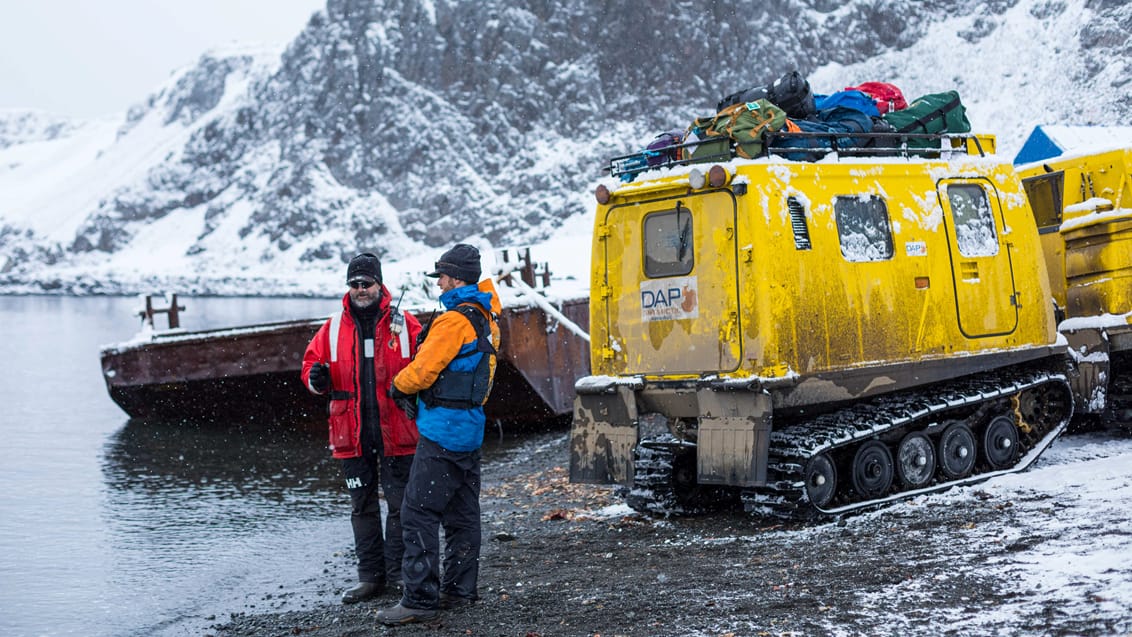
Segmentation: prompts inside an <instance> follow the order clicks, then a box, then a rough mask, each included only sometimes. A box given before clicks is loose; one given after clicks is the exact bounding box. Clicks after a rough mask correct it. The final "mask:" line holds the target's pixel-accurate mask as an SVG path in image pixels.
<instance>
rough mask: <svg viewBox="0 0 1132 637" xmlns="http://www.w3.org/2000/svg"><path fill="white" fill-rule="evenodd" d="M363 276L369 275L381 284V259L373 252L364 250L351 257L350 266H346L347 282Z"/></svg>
mask: <svg viewBox="0 0 1132 637" xmlns="http://www.w3.org/2000/svg"><path fill="white" fill-rule="evenodd" d="M363 276H368V277H369V278H371V279H373V280H374V281H377V283H378V285H381V260H380V259H378V258H377V255H376V254H373V253H372V252H363V253H361V254H359V255H358V256H356V257H354V258H353V259H350V267H348V268H346V282H347V283H349V282H350V281H352V280H354V279H355V278H357V277H363Z"/></svg>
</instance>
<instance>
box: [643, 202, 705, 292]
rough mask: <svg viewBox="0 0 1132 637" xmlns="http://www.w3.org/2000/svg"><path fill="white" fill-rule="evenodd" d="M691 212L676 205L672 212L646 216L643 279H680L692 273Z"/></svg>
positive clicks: (680, 205)
mask: <svg viewBox="0 0 1132 637" xmlns="http://www.w3.org/2000/svg"><path fill="white" fill-rule="evenodd" d="M692 237H693V235H692V211H691V210H689V209H688V208H687V207H686V206H684V205H683V204H681V203H679V202H677V204H676V208H675V209H674V210H666V211H664V212H654V213H652V214H650V215H648V216H646V217H645V228H644V240H645V250H644V252H645V276H647V277H649V278H658V277H667V276H683V275H685V274H688V273H689V272H691V271H692V266H693V265H694V259H693V255H692Z"/></svg>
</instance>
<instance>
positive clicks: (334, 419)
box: [302, 285, 421, 458]
mask: <svg viewBox="0 0 1132 637" xmlns="http://www.w3.org/2000/svg"><path fill="white" fill-rule="evenodd" d="M378 303H379V304H380V307H381V318H380V319H379V320H378V321H377V325H376V327H375V333H374V357H373V366H374V379H375V380H376V381H377V406H378V416H379V418H380V419H381V442H382V447H383V449H384V453H385V455H387V456H406V455H409V454H412V453H414V452H416V449H417V440H418V439H419V438H420V434H418V433H417V425H416V423H414V422H413V421H412V420H410V419H409V418H408V416H406V415H405V412H403V411H401V409H400V408H399V407H397V404H396V403H394V402H393V399H391V398H389V396H388V395H387V394H386V392H385V389H386V388H388V387H389V384H390V383H391V382H392V379H393V376H394V375H396V374H397V372H399V371H401V369H402V368H404V367H405V366H406V365H408V364H409V362H410V361H412V359H413V356H414V355H415V354H416V350H417V334H418V333H420V331H421V324H420V322H419V321H417V318H416V317H415V316H413V315H412V314H410V313H409V312H404V316H405V327H404V329H403V330H402V331H401V333H400V334H392V333H391V332H390V329H389V316H390V313H389V306H390V296H389V290H387V289H386V288H385V286H384V285H382V286H381V299H380V300H379V301H378ZM333 335H336V336H337V338H336V339H332V336H333ZM362 348H363V343H362V342H361V340H360V339H359V338H358V329H357V326H356V323H355V322H354V317H353V316H352V315H351V314H350V294H349V293H348V292H347V293H346V295H345V296H343V297H342V312H341V313H339V314H336V315H334V316H332V317H330V319H328V320H327V321H326V323H324V324H323V326H322V327H320V328H319V330H318V333H317V334H315V335H314V338H313V339H311V342H310V345H307V351H306V354H305V355H304V356H303V372H302V375H303V384H304V385H306V386H307V389H308V390H310V391H311V392H312V393H318V392H315V391H314V388H312V387H311V385H310V372H311V367H312V366H313V365H314V364H315V363H327V364H328V365H330V395H331V400H330V450H331V451H332V452H333V454H334V457H335V458H357V457H358V456H360V455H362V449H361V443H360V438H361V432H362V418H361V411H362V403H361V396H360V394H359V392H358V387H359V386H360V384H361V378H360V377H359V372H358V359H359V357H360V356H361V355H362V351H363V350H362Z"/></svg>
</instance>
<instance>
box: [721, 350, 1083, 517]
mask: <svg viewBox="0 0 1132 637" xmlns="http://www.w3.org/2000/svg"><path fill="white" fill-rule="evenodd" d="M1041 385H1053V386H1060V387H1061V388H1062V390H1063V392H1064V399H1063V400H1064V402H1065V407H1064V413H1065V417H1064V418H1063V419H1062V420H1061V421H1060V422H1056V423H1045V430H1044V432H1039V434H1038V435H1039V438H1038V439H1037V440H1036V441H1034V442H1033V443H1032V444H1031V445H1030V446H1029V447H1025V446H1023V453H1022V455H1021V457H1020V458H1019V461H1018V463H1017V464H1015V465H1014V466H1013V467H1010V468H1008V469H1002V470H996V471H987V472H983V473H979V474H975V475H972V476H969V477H966V478H961V479H958V480H951V481H946V482H940V483H934V484H931V485H929V486H927V487H924V488H921V489H913V490H909V491H901V492H898V493H894V494H892V495H888V496H885V497H883V498H878V499H873V500H866V501H860V502H852V503H849V504H845V505H841V506H835V507H832V508H828V509H819V508H817V507H816V506H814V505H813V503H811V502H810V500H809V498H808V496H807V495H806V493H805V490H804V481H803V471H804V467H805V465H806V463H807V461H808V460H809V459H810V458H812V457H814V456H816V455H818V454H821V453H824V452H827V451H831V450H835V449H838V448H843V447H846V446H848V445H851V444H853V443H854V442H858V441H863V440H866V439H869V438H872V437H874V436H876V435H878V434H881V433H885V432H888V431H891V430H894V429H897V428H903V427H908V426H909V425H912V426H913V427H912V428H915V425H917V424H920V423H921V422H922V421H924V420H925V419H928V418H929V417H932V416H937V415H939V414H945V413H946V412H949V411H953V410H956V409H963V408H971V407H974V406H976V405H978V404H979V403H981V402H985V401H989V400H993V399H995V398H1000V397H1008V396H1012V395H1014V394H1017V393H1019V392H1022V391H1025V390H1028V389H1033V388H1035V387H1038V386H1041ZM1070 395H1071V394H1070V389H1069V384H1068V381H1067V380H1066V377H1065V374H1064V373H1062V372H1060V371H1050V370H1044V369H1033V368H1030V369H1025V368H1024V369H1017V370H1005V371H1004V370H998V371H995V372H991V373H986V374H981V375H977V376H972V377H969V378H966V379H962V380H959V381H954V382H950V383H946V384H943V385H937V386H935V387H933V388H929V389H928V390H927V391H925V390H909V391H906V392H898V393H895V394H891V395H887V396H882V397H879V398H877V399H873V400H870V401H868V402H866V403H862V404H858V405H854V406H851V407H848V408H846V409H843V410H841V411H835V412H832V413H828V414H824V415H821V416H819V417H817V418H815V419H813V420H811V421H807V422H804V423H799V424H795V425H791V426H788V427H786V428H784V429H782V430H780V431H772V432H771V435H770V465H769V467H768V472H767V479H768V484H767V486H766V487H763V488H759V489H748V490H745V491H744V492H743V496H742V498H743V507H744V508H745V509H746V510H747V511H748V512H751V513H754V514H757V515H773V516H776V517H782V518H790V519H812V518H814V517H819V516H821V515H837V514H841V513H846V512H849V511H853V510H857V509H864V508H869V507H874V506H877V505H879V504H882V503H886V502H891V501H894V500H899V499H904V498H908V497H912V496H915V495H919V494H923V493H931V492H935V491H943V490H946V489H949V488H951V487H954V486H957V485H963V484H972V483H976V482H981V481H983V480H986V479H988V478H991V477H994V476H997V475H1002V474H1006V473H1015V472H1018V471H1022V470H1024V469H1026V468H1027V467H1029V466H1030V465H1031V464H1032V463H1033V462H1034V460H1036V459H1037V457H1038V456H1039V455H1041V453H1042V451H1044V450H1045V448H1046V447H1048V446H1049V444H1050V443H1051V442H1053V440H1054V439H1056V438H1057V436H1058V435H1059V434H1060V433H1061V432H1062V431H1064V429H1065V427H1066V426H1067V425H1068V424H1069V420H1070V417H1071V416H1072V414H1073V405H1072V400H1071V398H1070ZM1024 443H1025V439H1023V440H1020V444H1024ZM848 479H849V476H847V475H846V476H838V480H839V482H840V481H843V480H848ZM839 491H840V489H839ZM835 502H836V500H835Z"/></svg>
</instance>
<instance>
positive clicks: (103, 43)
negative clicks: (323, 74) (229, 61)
mask: <svg viewBox="0 0 1132 637" xmlns="http://www.w3.org/2000/svg"><path fill="white" fill-rule="evenodd" d="M325 5H326V0H0V108H13V107H14V108H36V109H42V110H46V111H48V112H52V113H57V114H60V115H71V116H78V117H100V116H108V115H117V114H119V113H121V112H123V111H125V110H126V109H127V108H129V107H130V106H131V105H133V104H135V103H137V102H140V101H142V100H143V99H145V97H146V96H147V95H148V94H149V93H150V92H151V91H153V90H154V89H156V88H157V87H158V86H160V84H161V83H162V82H164V81H165V79H166V78H168V77H169V74H170V73H171V72H172V71H173V70H175V69H177V68H180V67H182V66H185V65H187V64H191V63H193V62H195V61H196V59H197V58H198V57H199V56H200V54H201V53H203V52H205V51H206V50H208V49H210V48H213V47H222V46H228V45H231V44H234V43H235V44H265V45H269V46H283V45H285V44H286V43H287V42H290V41H291V40H292V39H293V38H294V37H295V36H296V35H298V33H299V32H300V31H301V30H302V29H303V26H305V25H306V23H307V20H308V19H309V18H310V15H311V13H313V12H315V11H317V10H319V9H322V8H324V7H325Z"/></svg>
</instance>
